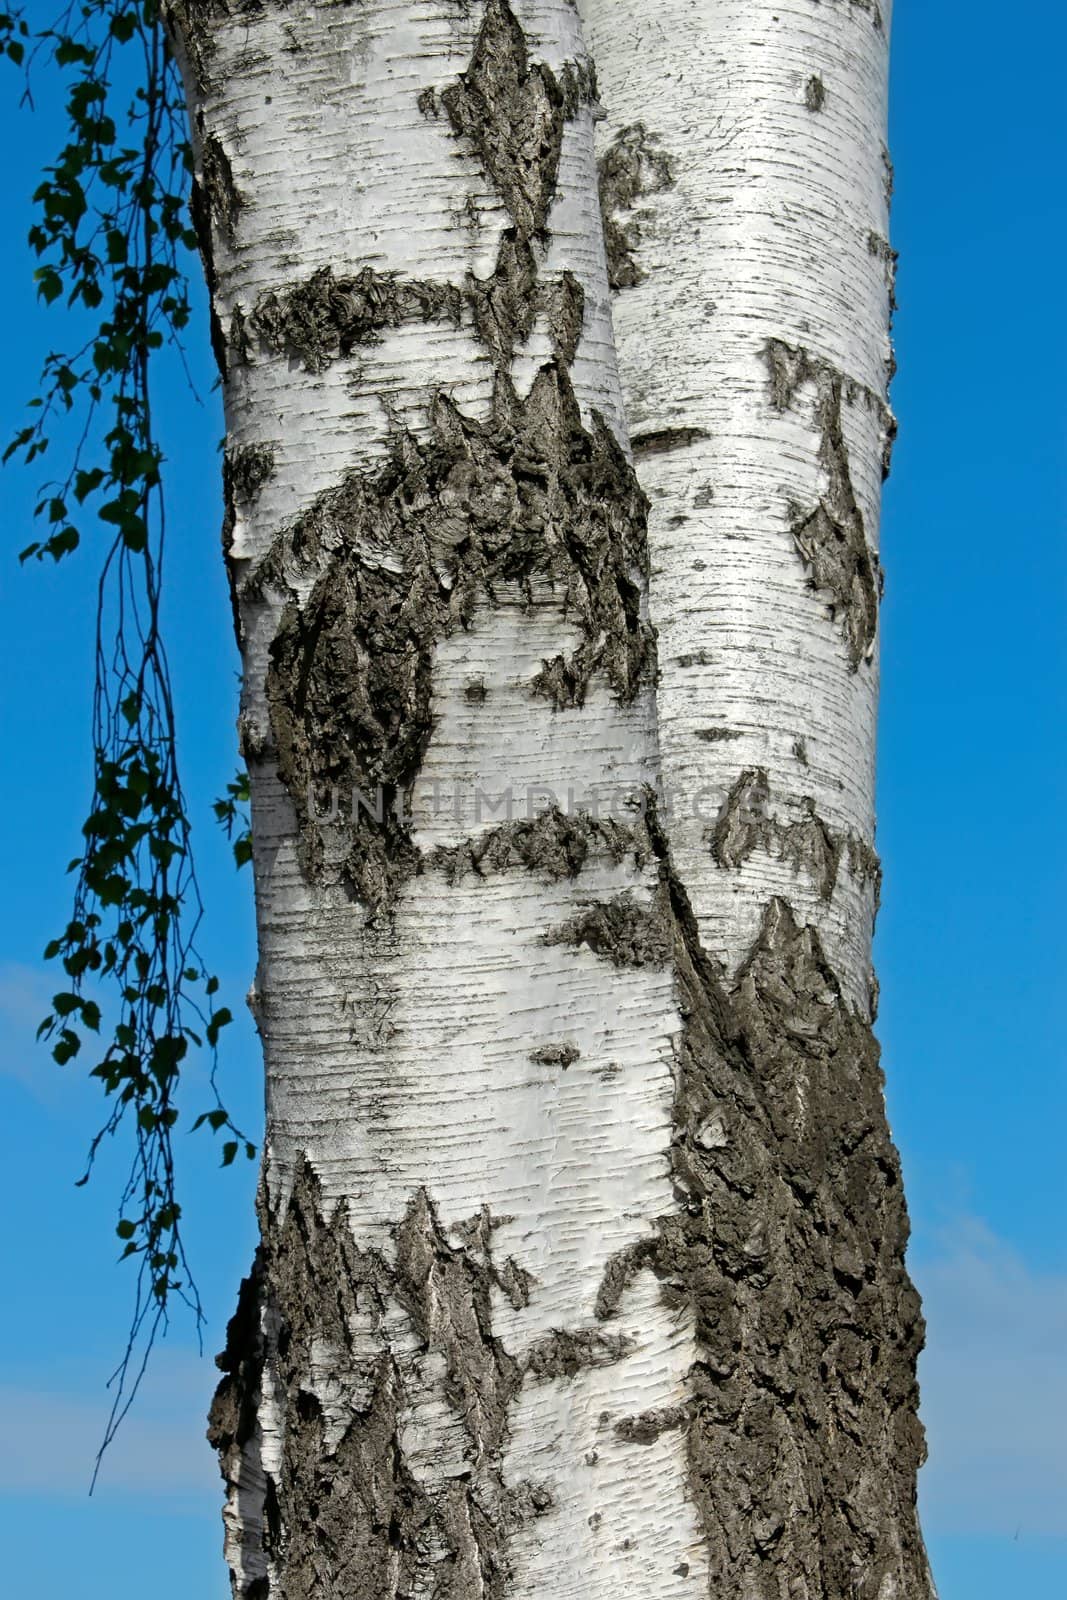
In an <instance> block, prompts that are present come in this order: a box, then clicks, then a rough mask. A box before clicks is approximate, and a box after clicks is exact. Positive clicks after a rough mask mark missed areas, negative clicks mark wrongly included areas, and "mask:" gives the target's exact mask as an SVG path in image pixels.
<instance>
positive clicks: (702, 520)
mask: <svg viewBox="0 0 1067 1600" xmlns="http://www.w3.org/2000/svg"><path fill="white" fill-rule="evenodd" d="M582 10H583V14H584V15H585V16H586V19H587V27H588V32H589V37H590V44H591V48H592V50H593V53H594V58H595V59H596V62H597V68H598V75H599V81H600V88H601V94H602V98H603V101H604V104H605V107H606V109H607V112H608V117H607V120H606V121H605V123H604V124H603V127H602V129H601V140H600V144H601V149H602V151H603V152H606V153H607V158H608V160H607V173H608V183H607V195H606V199H607V205H608V208H609V211H610V212H611V213H612V217H613V220H614V224H615V228H616V237H615V242H616V249H617V251H618V252H619V255H620V260H619V261H618V262H617V263H616V271H617V272H618V271H621V272H622V275H623V277H624V278H627V277H629V278H639V280H640V281H637V282H635V283H633V284H632V285H631V284H628V285H627V286H626V287H625V288H623V289H622V291H621V292H620V293H619V294H618V297H617V302H616V305H615V320H616V327H617V335H618V340H619V348H620V352H621V360H622V365H623V377H624V385H625V398H626V409H627V416H628V418H629V422H630V427H631V431H632V433H633V435H634V437H635V439H636V440H637V441H638V443H637V450H638V454H639V457H640V476H641V481H642V484H643V485H644V487H645V489H646V490H647V492H648V494H649V495H650V497H651V499H652V513H651V528H652V537H653V567H654V570H653V580H652V591H653V601H652V603H653V607H654V612H655V621H656V626H657V628H658V630H659V634H660V670H661V684H660V718H661V726H662V744H663V756H664V782H665V785H666V787H667V789H668V790H669V791H671V792H673V793H676V794H677V797H678V805H677V814H676V816H675V817H674V818H673V819H672V827H671V838H672V844H673V848H674V852H675V860H676V864H677V866H678V868H679V871H680V873H681V875H682V877H683V878H684V880H685V882H686V883H687V885H688V887H689V890H690V893H691V895H692V896H693V901H694V907H695V909H696V914H697V918H698V922H699V924H700V930H701V937H702V940H703V943H704V945H705V948H706V949H708V950H709V951H712V952H714V953H715V954H716V955H718V956H720V957H721V958H722V959H723V960H724V961H725V963H726V964H727V966H728V967H729V969H730V970H731V971H734V970H736V968H737V966H738V965H739V964H740V962H741V961H742V960H743V958H744V955H745V954H746V953H747V951H748V949H749V948H750V946H751V943H752V939H753V937H754V935H755V932H756V928H757V926H758V924H759V919H760V916H761V914H762V907H763V906H764V905H765V904H766V902H767V900H768V898H769V897H770V896H771V895H774V894H782V895H785V896H786V897H787V898H788V899H789V900H790V901H791V903H792V904H793V906H794V908H795V909H796V910H797V912H798V914H799V915H800V916H801V917H802V918H803V920H804V921H805V922H808V923H810V924H811V925H812V926H814V927H816V928H817V929H818V930H819V933H820V935H821V937H822V939H823V942H824V944H825V947H826V950H827V953H828V955H829V956H830V959H831V961H832V964H833V966H834V968H835V970H836V971H837V972H838V974H839V976H840V978H841V981H842V984H843V985H844V988H845V991H846V993H847V994H848V996H849V998H850V999H851V1000H852V1001H853V1002H854V1003H855V1004H857V1005H858V1006H860V1007H861V1008H863V1009H864V1010H865V1011H866V1010H868V1009H869V1008H870V1006H871V994H870V934H871V925H872V919H873V912H874V908H875V900H876V892H877V884H876V877H877V873H876V868H875V862H874V856H873V832H874V753H875V712H876V701H877V689H878V683H877V603H878V588H879V568H878V556H877V550H878V522H879V500H880V490H881V481H882V468H883V461H884V460H885V459H886V457H887V453H888V447H889V443H890V440H891V436H892V430H893V420H892V415H891V412H890V410H889V405H888V397H887V382H888V375H889V372H888V369H889V361H890V346H889V337H888V318H889V297H890V285H889V276H890V272H891V267H892V257H891V255H890V253H889V246H888V242H887V240H888V194H887V170H888V169H887V161H888V157H887V153H886V146H885V126H886V82H887V71H886V68H887V61H888V28H889V7H888V5H883V4H881V0H878V3H875V0H784V3H783V4H781V5H779V4H776V3H774V0H663V3H661V4H657V5H656V6H654V7H650V6H648V5H646V4H644V3H643V0H582ZM620 169H621V172H620ZM620 175H621V177H622V178H623V181H625V180H626V179H628V178H631V176H632V183H633V189H634V190H635V191H636V192H633V193H631V194H627V193H625V192H624V193H622V195H621V200H622V204H619V198H620V188H621V184H620V182H619V177H620ZM627 202H630V203H627ZM627 236H629V237H630V238H632V240H633V247H632V249H629V248H627V246H626V238H627ZM838 432H839V433H840V438H838V437H837V436H836V435H837V433H838ZM831 436H832V437H831ZM642 442H644V448H642ZM746 772H747V773H749V774H751V775H752V777H751V779H750V781H749V782H748V783H747V784H745V785H742V786H740V787H739V784H740V780H741V777H742V774H744V773H746ZM757 774H760V775H762V776H760V777H757V776H756V775H757ZM698 795H699V796H701V797H702V798H701V801H700V804H699V805H698V806H695V805H694V803H693V802H694V799H695V797H696V796H698ZM731 795H732V796H733V798H734V811H733V815H732V816H730V815H729V814H728V801H729V799H730V797H731ZM720 819H721V820H722V822H723V824H724V825H723V828H722V830H721V833H720V837H719V840H718V844H717V845H716V826H717V824H718V823H719V822H720ZM717 857H718V859H716V858H717Z"/></svg>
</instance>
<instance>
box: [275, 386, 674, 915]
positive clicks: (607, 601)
mask: <svg viewBox="0 0 1067 1600" xmlns="http://www.w3.org/2000/svg"><path fill="white" fill-rule="evenodd" d="M431 423H432V435H431V438H430V439H429V440H428V441H425V442H424V443H422V444H419V443H417V442H416V441H415V440H413V439H412V438H410V437H408V436H404V437H403V438H401V439H398V440H397V441H396V445H395V448H394V451H393V455H392V459H391V460H390V461H389V462H388V464H387V465H386V466H385V467H384V468H382V469H381V470H379V471H378V472H377V473H375V474H360V473H351V474H349V476H348V477H347V478H346V479H345V480H344V482H343V483H342V484H341V485H340V487H338V488H336V489H332V490H329V491H328V492H327V493H326V494H324V495H323V496H322V497H321V498H320V499H319V500H318V501H317V502H316V504H315V506H314V507H312V509H311V510H310V511H309V512H307V513H306V514H305V515H304V516H303V517H301V518H300V519H299V520H298V521H297V522H296V523H295V524H294V525H293V527H292V528H291V529H289V530H288V531H287V532H286V533H285V534H283V535H281V536H280V537H279V539H278V540H277V541H276V542H275V545H274V547H273V548H272V550H271V551H270V553H269V554H268V555H267V557H266V558H265V559H264V561H263V562H262V563H261V564H260V566H259V567H258V568H257V569H256V571H255V572H254V573H253V574H251V575H250V577H249V579H248V581H247V583H246V585H245V591H244V599H245V602H246V604H247V603H248V602H249V601H250V600H253V599H254V598H255V597H256V596H257V595H260V596H261V595H263V594H264V593H265V592H267V591H271V592H273V593H275V594H277V595H279V596H282V597H285V596H288V597H289V598H288V603H287V604H286V606H285V609H284V611H283V614H282V619H281V622H280V624H279V627H278V631H277V634H276V637H275V639H274V641H273V643H272V645H271V650H270V667H269V669H268V674H267V696H268V700H269V703H270V710H271V725H272V728H273V732H274V740H275V745H276V751H277V759H278V767H279V772H280V775H281V777H282V780H283V782H284V783H285V785H286V787H287V789H288V790H289V794H290V797H291V799H292V801H293V804H294V806H295V808H296V813H297V817H298V819H299V823H300V829H301V863H302V866H303V869H304V871H305V873H306V874H307V875H308V876H309V878H321V877H322V876H323V874H324V872H325V871H326V857H325V855H324V850H323V836H322V827H321V825H320V822H319V820H318V819H317V817H316V814H315V813H316V809H317V807H318V806H326V807H329V808H331V809H332V808H334V807H336V809H337V811H338V814H339V815H340V816H341V818H342V819H343V825H344V827H345V828H346V829H347V831H348V842H347V848H346V849H345V852H344V859H343V861H342V862H341V864H340V878H341V880H342V881H343V882H345V883H346V884H347V885H348V887H349V888H350V889H351V891H352V892H353V893H355V894H356V895H358V896H359V898H360V899H362V900H363V901H364V902H365V903H366V904H367V905H368V906H370V907H371V908H372V909H373V908H380V907H382V906H384V905H386V904H387V903H388V902H389V901H390V900H391V899H392V897H393V895H394V893H395V890H396V888H397V887H398V885H399V883H400V882H401V881H402V880H403V879H404V878H405V877H406V876H407V875H408V874H409V873H410V872H412V871H413V870H414V868H415V865H416V857H415V853H414V847H413V845H412V844H411V841H410V835H409V831H408V829H407V825H406V823H405V821H404V820H403V816H402V813H403V810H404V804H403V802H405V801H406V800H407V798H409V797H410V794H411V789H412V785H413V783H414V781H415V778H416V776H417V774H418V771H419V768H420V766H421V763H422V759H423V756H424V753H425V750H426V747H427V744H428V742H429V738H430V735H431V732H432V728H433V721H432V663H433V655H434V649H435V647H436V644H437V642H438V641H439V640H440V639H442V638H445V637H447V636H448V635H449V634H450V633H452V632H453V631H454V630H455V629H456V628H463V627H468V626H470V625H471V623H472V622H473V620H474V616H475V613H476V610H477V608H478V607H479V606H480V605H485V604H488V605H499V604H504V603H510V604H513V605H518V606H521V607H523V608H524V609H526V608H529V607H531V606H532V605H534V604H535V603H541V604H551V605H552V606H553V607H554V608H556V609H560V608H562V610H563V612H564V613H565V614H566V616H567V617H568V618H570V619H571V620H572V621H573V622H574V623H576V624H577V625H578V627H579V628H580V629H581V631H582V633H583V635H584V639H583V642H582V643H581V645H580V646H579V647H578V649H577V650H576V651H575V652H574V654H573V655H572V656H570V657H567V658H564V657H561V658H559V660H560V663H561V668H560V670H561V671H565V672H566V674H567V675H568V681H569V682H570V683H571V684H573V686H574V688H573V693H574V695H575V696H579V695H584V692H585V689H586V686H587V685H588V682H589V680H590V678H591V677H592V675H593V673H594V672H600V673H603V675H604V676H605V678H606V679H607V681H608V683H609V684H610V685H611V688H612V689H613V690H614V692H615V694H616V695H617V696H618V698H619V699H620V701H622V702H624V703H625V702H629V701H631V700H632V699H633V698H634V696H635V695H636V694H637V692H638V690H639V689H640V687H641V685H642V683H644V682H646V681H647V680H648V678H649V676H650V674H651V672H652V667H653V659H654V655H653V638H652V632H651V629H650V627H649V625H648V623H647V622H646V621H645V619H644V617H643V616H642V606H641V596H642V590H641V587H640V585H641V583H642V581H643V577H644V561H645V543H644V535H645V529H644V514H645V501H644V497H643V495H642V493H641V490H640V488H639V487H638V485H637V481H636V479H635V477H634V475H633V470H632V468H631V467H630V466H629V464H628V462H627V461H626V459H625V457H624V456H623V454H622V451H621V450H620V449H619V446H618V444H617V442H616V440H615V438H614V435H613V434H612V433H611V431H610V429H609V428H608V427H607V425H606V424H605V423H604V422H603V421H602V420H600V419H599V418H598V419H596V420H595V421H594V430H593V432H589V431H587V430H586V428H585V427H584V425H583V423H582V420H581V416H580V413H579V409H578V404H577V401H576V399H575V397H574V392H573V389H572V387H571V384H570V380H569V378H568V376H567V374H566V372H565V371H563V370H561V369H560V368H559V367H558V366H556V365H555V364H549V365H548V366H546V367H544V368H542V370H541V372H540V373H539V374H538V376H537V378H536V379H535V380H534V383H533V386H532V388H531V391H530V394H529V396H528V397H527V398H526V399H525V400H518V399H515V398H514V397H510V398H508V399H507V400H506V401H504V402H502V403H501V404H499V405H498V406H497V408H496V414H495V416H494V418H493V420H492V421H491V422H490V423H488V424H483V423H480V422H476V421H472V420H470V419H468V418H466V417H464V416H463V415H462V414H461V413H460V412H459V411H458V410H457V408H456V407H455V406H454V405H453V403H452V402H451V401H450V400H448V399H446V398H445V397H444V396H439V397H438V398H437V400H436V401H435V403H434V405H433V407H432V410H431ZM308 578H311V579H312V585H311V592H310V594H309V595H308V596H307V598H306V599H305V600H304V601H303V602H301V601H300V599H299V598H298V593H299V588H298V581H297V580H298V579H299V580H301V581H302V583H303V584H304V585H305V586H306V583H307V580H308ZM535 585H536V586H538V587H539V589H540V591H541V593H542V596H543V595H544V590H545V586H546V585H547V586H548V591H549V593H548V598H547V599H545V598H542V599H541V601H540V602H537V601H535V596H534V588H535ZM536 687H540V685H538V686H536ZM379 792H381V794H383V795H384V797H385V807H384V809H385V811H386V815H385V816H384V818H383V819H382V820H381V821H380V822H378V821H376V820H375V818H373V817H371V816H369V815H368V814H367V809H366V808H364V807H361V806H360V805H359V800H358V797H359V796H360V795H364V796H375V795H377V794H378V793H379ZM316 797H319V798H318V799H316ZM313 802H314V803H313ZM394 802H396V803H395V804H394ZM354 811H355V812H356V813H357V815H355V816H353V812H354Z"/></svg>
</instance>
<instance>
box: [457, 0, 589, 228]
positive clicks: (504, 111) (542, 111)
mask: <svg viewBox="0 0 1067 1600" xmlns="http://www.w3.org/2000/svg"><path fill="white" fill-rule="evenodd" d="M439 99H440V102H441V104H442V105H443V106H444V108H445V111H446V112H447V114H448V118H449V121H450V122H451V124H452V127H453V128H454V129H455V131H456V133H457V134H459V135H461V136H462V137H463V138H465V139H467V140H468V141H469V143H470V144H471V145H472V146H473V147H474V149H475V151H476V152H477V155H478V158H479V161H480V163H481V166H482V169H483V171H484V172H485V174H486V176H487V177H488V178H489V179H490V180H491V181H492V183H493V186H494V187H495V189H496V190H497V192H498V193H499V195H500V196H501V198H502V199H503V201H504V204H505V205H506V206H507V208H508V211H509V212H510V214H511V217H512V219H513V221H514V223H515V226H516V228H517V229H518V232H519V235H520V237H521V238H523V239H527V240H528V239H531V238H533V237H534V236H535V235H537V234H540V233H543V231H544V228H545V224H546V222H547V221H548V212H549V208H550V206H551V204H552V199H553V196H554V194H555V190H556V181H557V178H558V176H559V158H560V151H561V149H562V145H563V125H564V122H565V120H566V110H567V108H566V105H565V96H564V91H563V88H562V87H561V85H560V84H559V83H558V82H557V80H556V77H555V75H554V74H553V72H552V70H551V69H550V68H549V67H548V66H546V65H545V64H544V63H543V62H539V63H536V64H535V65H533V66H531V64H530V58H529V50H528V48H527V44H526V35H525V33H524V32H523V29H522V26H521V24H520V23H519V21H518V19H517V17H516V16H515V14H514V12H513V11H512V9H511V7H510V6H509V5H508V4H507V0H488V3H487V5H486V9H485V20H484V22H483V23H482V27H481V31H480V33H479V35H478V42H477V44H476V45H475V49H474V55H473V57H472V59H471V64H470V66H469V67H468V68H467V70H466V72H464V73H463V75H462V77H461V78H460V79H459V82H458V83H455V84H451V85H449V87H448V88H447V89H444V90H442V91H441V94H440V96H439Z"/></svg>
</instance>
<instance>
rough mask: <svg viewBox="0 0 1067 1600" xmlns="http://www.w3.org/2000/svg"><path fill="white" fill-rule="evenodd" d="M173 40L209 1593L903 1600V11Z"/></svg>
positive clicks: (207, 6)
mask: <svg viewBox="0 0 1067 1600" xmlns="http://www.w3.org/2000/svg"><path fill="white" fill-rule="evenodd" d="M164 13H165V18H166V22H167V26H168V30H169V38H170V41H171V46H172V48H173V49H174V51H175V53H176V55H177V57H178V60H179V62H180V65H181V69H182V73H183V78H184V82H185V89H186V94H187V99H188V109H189V115H190V125H191V129H192V137H193V147H194V154H195V168H196V177H195V183H194V195H193V213H194V217H195V221H196V229H197V235H198V239H199V244H200V249H201V253H202V256H203V261H204V266H205V270H206V274H207V279H208V287H209V290H210V297H211V318H212V342H213V346H214V350H215V355H216V358H217V360H218V365H219V369H220V373H221V377H222V381H223V392H224V399H225V413H226V457H225V496H226V512H225V525H224V541H223V542H224V551H225V556H226V561H227V566H228V571H229V576H230V582H231V585H232V591H233V598H234V614H235V622H236V627H237V633H238V642H239V646H240V650H241V656H242V663H243V692H242V707H241V715H240V726H239V732H240V741H241V748H242V753H243V756H244V758H245V761H246V762H247V766H248V773H249V785H250V792H251V801H252V809H253V834H252V837H253V865H254V873H255V889H256V905H257V921H258V937H259V964H258V970H257V975H256V979H255V984H254V988H253V991H252V994H251V996H250V1003H251V1005H252V1009H253V1013H254V1016H255V1018H256V1022H257V1025H258V1028H259V1032H260V1035H261V1038H262V1044H263V1052H264V1061H265V1070H266V1095H267V1127H266V1142H265V1148H264V1153H263V1164H262V1173H261V1184H260V1194H259V1221H260V1228H261V1244H260V1247H259V1249H258V1251H257V1255H256V1259H255V1262H254V1264H253V1267H252V1270H251V1273H250V1275H249V1277H248V1278H247V1279H246V1280H245V1282H244V1284H243V1286H242V1290H241V1294H240V1301H239V1305H238V1308H237V1312H236V1314H235V1316H234V1318H233V1320H232V1322H231V1325H230V1329H229V1335H228V1342H227V1348H226V1350H225V1352H224V1354H223V1355H222V1356H221V1357H220V1366H221V1367H222V1370H223V1378H222V1382H221V1384H220V1387H219V1390H218V1393H217V1396H216V1399H215V1402H214V1406H213V1409H212V1415H211V1424H210V1433H211V1438H212V1440H213V1443H214V1444H215V1446H216V1448H217V1450H218V1452H219V1456H220V1460H221V1464H222V1470H223V1476H224V1479H225V1482H226V1486H227V1504H226V1510H225V1527H226V1559H227V1561H228V1564H229V1568H230V1572H231V1576H232V1584H233V1593H234V1595H235V1597H238V1600H266V1597H268V1596H275V1597H278V1600H282V1597H284V1600H301V1597H307V1600H312V1597H315V1600H327V1597H335V1600H371V1597H379V1596H380V1597H382V1600H385V1597H387V1596H388V1597H394V1600H401V1597H414V1596H427V1597H430V1596H433V1597H436V1600H474V1597H481V1600H496V1597H500V1600H503V1597H504V1596H522V1597H527V1600H566V1597H571V1596H574V1597H578V1596H579V1595H580V1596H582V1597H583V1600H589V1597H592V1600H616V1597H619V1596H633V1597H634V1600H638V1597H640V1600H653V1597H654V1600H675V1597H678V1600H681V1597H688V1596H699V1595H712V1596H716V1597H722V1600H727V1597H736V1600H786V1597H788V1600H817V1597H825V1600H839V1597H840V1600H844V1597H846V1596H847V1597H849V1600H912V1597H920V1596H925V1595H929V1594H932V1586H931V1583H930V1579H929V1574H928V1571H927V1566H926V1561H925V1556H924V1553H923V1547H922V1540H921V1536H920V1533H919V1530H918V1526H917V1522H916V1515H915V1473H916V1469H917V1467H918V1465H919V1463H920V1461H921V1458H922V1453H923V1443H922V1432H921V1429H920V1426H919V1423H918V1420H917V1416H916V1405H917V1393H916V1387H915V1360H916V1356H917V1352H918V1349H919V1346H920V1343H921V1338H922V1321H921V1316H920V1311H919V1305H918V1300H917V1297H916V1295H915V1293H914V1290H913V1289H912V1287H911V1285H910V1283H909V1281H908V1278H907V1276H906V1273H905V1269H904V1264H903V1256H904V1248H905V1243H906V1236H907V1220H906V1213H905V1209H904V1202H903V1197H902V1193H901V1184H900V1171H899V1164H898V1160H897V1156H896V1153H895V1151H894V1148H893V1146H892V1143H891V1140H890V1137H889V1133H888V1129H887V1126H886V1121H885V1112H884V1105H883V1096H882V1077H881V1072H880V1068H879V1064H878V1052H877V1047H876V1044H875V1042H874V1039H873V1035H872V1031H871V1027H872V1023H873V1020H874V1014H875V1007H876V985H875V983H874V979H873V976H872V973H871V968H870V939H871V932H872V925H873V917H874V912H875V908H876V902H877V895H878V884H879V875H880V873H879V867H878V861H877V856H876V854H875V851H874V844H873V830H874V817H873V770H874V718H875V701H876V693H877V633H878V604H879V599H880V591H881V569H880V565H879V559H878V555H877V525H878V505H879V492H880V482H881V477H882V475H883V472H884V471H885V470H886V469H887V465H888V453H889V446H890V444H891V440H892V434H893V419H892V415H891V412H890V410H889V406H888V398H887V385H888V381H889V377H890V366H891V355H890V349H889V343H888V318H889V310H890V303H891V295H892V281H891V280H892V267H893V256H892V252H891V250H890V247H889V244H888V217H887V213H888V192H889V180H888V174H889V167H888V157H887V155H886V153H885V147H884V142H883V141H884V123H885V78H886V61H887V34H888V24H889V17H888V11H887V9H886V8H885V7H882V6H879V4H877V3H876V0H782V3H781V4H780V5H777V6H776V5H772V4H771V3H770V0H659V3H657V4H656V5H651V4H649V3H647V0H644V3H643V0H580V4H577V5H576V4H575V3H574V0H358V3H355V0H352V3H344V0H305V3H302V4H295V3H286V0H262V3H260V0H170V3H169V4H167V5H166V6H165V7H164ZM616 351H617V353H618V365H617V361H616ZM167 1126H168V1127H169V1124H168V1125H167ZM233 1148H234V1149H236V1145H234V1147H233Z"/></svg>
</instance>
